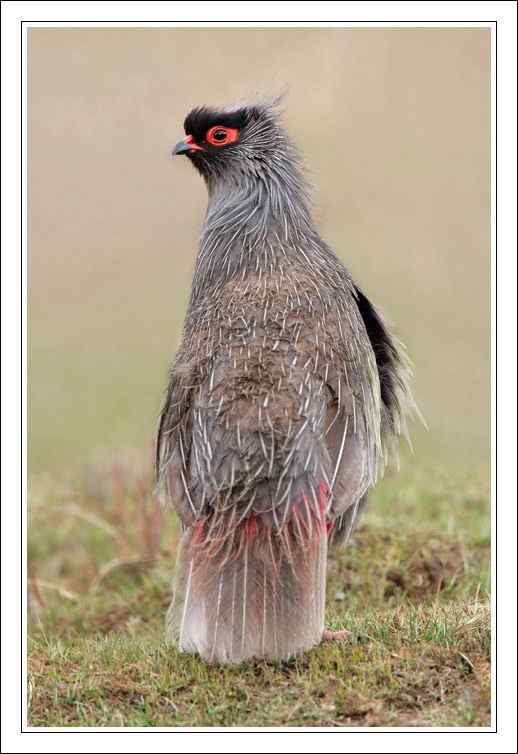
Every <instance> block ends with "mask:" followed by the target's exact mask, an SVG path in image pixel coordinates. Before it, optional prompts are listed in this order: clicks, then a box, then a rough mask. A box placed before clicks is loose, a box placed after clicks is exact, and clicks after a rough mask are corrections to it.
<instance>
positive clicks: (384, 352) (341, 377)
mask: <svg viewBox="0 0 518 754" xmlns="http://www.w3.org/2000/svg"><path fill="white" fill-rule="evenodd" d="M349 315H350V317H348V327H347V328H344V338H343V349H344V350H343V357H342V364H343V366H341V364H340V362H339V361H338V362H337V364H336V366H335V368H334V371H333V372H332V374H331V377H330V386H331V392H332V394H333V396H334V398H335V400H334V401H333V402H332V404H331V405H330V406H329V408H328V422H327V424H328V428H327V431H326V443H327V447H328V450H329V454H330V457H331V460H332V465H333V469H334V470H333V475H332V484H331V486H332V493H333V503H332V508H331V511H332V515H333V516H334V518H335V528H336V530H340V536H339V537H337V539H340V540H342V539H344V538H345V539H347V538H348V536H349V534H350V533H351V530H352V529H353V527H354V525H355V522H356V520H357V514H358V512H359V511H360V510H361V508H362V506H363V504H364V502H365V500H366V493H367V491H368V489H369V487H371V486H372V485H373V484H374V483H375V482H376V480H377V478H378V477H379V476H380V475H381V473H382V472H383V468H384V464H385V462H386V460H387V456H388V454H389V452H390V451H392V450H394V449H395V447H396V445H397V440H398V437H399V435H401V434H403V435H404V436H406V437H408V434H407V426H406V417H407V415H408V414H409V413H412V411H414V412H416V413H417V409H416V406H415V403H414V401H413V398H412V394H411V392H410V388H409V381H410V377H411V370H410V365H409V361H408V359H407V357H406V354H405V352H404V347H403V346H402V344H401V343H399V341H398V340H397V339H396V338H395V337H394V336H393V335H392V334H391V333H390V331H389V329H388V326H387V324H386V323H385V321H384V319H383V317H382V315H381V314H380V312H379V311H378V310H377V309H376V308H375V307H374V306H373V305H372V304H371V302H370V301H369V300H368V298H367V297H366V296H365V294H363V293H362V291H360V290H359V289H358V288H357V287H356V286H355V287H354V290H353V291H352V297H351V301H350V307H349ZM354 353H356V354H358V356H357V358H355V357H354V355H353V356H351V354H354ZM351 362H352V363H351Z"/></svg>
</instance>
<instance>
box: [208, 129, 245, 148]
mask: <svg viewBox="0 0 518 754" xmlns="http://www.w3.org/2000/svg"><path fill="white" fill-rule="evenodd" d="M238 136H239V129H237V128H227V127H226V126H212V128H209V130H208V131H207V135H206V137H205V139H206V140H207V141H208V142H209V144H213V145H214V146H215V147H224V146H225V144H232V143H233V142H234V141H237V137H238Z"/></svg>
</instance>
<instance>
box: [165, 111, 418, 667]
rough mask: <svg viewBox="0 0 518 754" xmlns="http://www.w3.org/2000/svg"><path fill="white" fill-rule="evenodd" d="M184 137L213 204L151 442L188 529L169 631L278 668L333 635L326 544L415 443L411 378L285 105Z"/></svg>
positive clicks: (182, 148) (209, 115)
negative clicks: (396, 455)
mask: <svg viewBox="0 0 518 754" xmlns="http://www.w3.org/2000/svg"><path fill="white" fill-rule="evenodd" d="M215 126H220V127H221V132H218V130H217V129H216V133H215V137H214V138H220V139H222V138H226V139H227V140H229V139H231V138H236V137H235V134H236V133H237V134H238V136H237V139H236V140H235V141H233V142H232V143H230V142H229V143H228V144H225V145H224V146H219V145H218V144H217V143H212V142H211V143H208V142H207V141H206V140H205V138H206V136H207V134H208V133H209V130H210V129H212V130H211V131H210V134H212V133H214V127H215ZM185 130H186V134H188V135H189V136H190V137H191V139H190V140H189V138H187V139H186V143H187V145H186V143H185V142H184V143H182V144H180V145H178V146H177V148H176V152H177V153H187V154H188V156H189V157H190V159H191V161H192V162H193V164H194V165H195V166H196V167H197V169H198V170H199V171H200V173H201V174H202V176H203V177H204V179H205V181H206V184H207V188H208V193H209V204H208V210H207V215H206V219H205V223H204V226H203V230H202V235H201V241H200V248H199V252H198V256H197V259H196V265H195V272H194V279H193V286H192V291H191V296H190V301H189V305H188V312H187V316H186V320H185V326H184V331H183V337H182V341H181V345H180V348H179V351H178V353H177V355H176V359H175V361H174V364H173V366H172V369H171V373H170V381H169V387H168V390H167V395H166V399H165V403H164V407H163V410H162V414H161V419H160V427H159V432H158V443H157V473H158V477H159V480H160V481H162V482H163V483H164V484H165V487H166V490H167V494H168V496H169V498H170V500H171V501H172V503H173V505H174V506H175V508H176V510H177V512H178V514H179V516H180V519H181V521H182V526H183V537H182V542H181V550H180V553H179V556H178V565H177V577H176V584H175V598H174V601H173V605H172V606H171V609H170V611H169V614H168V627H169V631H170V633H171V635H172V636H173V637H175V638H176V639H177V640H178V641H179V645H180V648H181V649H183V650H185V651H193V652H198V653H199V654H200V655H201V656H202V657H203V658H205V659H206V660H208V661H219V662H239V661H241V660H243V659H247V658H251V657H262V658H267V659H283V658H287V657H288V656H290V655H292V654H294V653H297V652H300V651H303V650H305V649H307V648H309V647H311V646H313V645H315V644H317V643H318V642H319V641H320V640H321V638H322V632H323V629H324V603H325V574H326V564H327V552H328V546H329V544H334V543H338V542H344V541H346V540H347V539H348V537H349V536H350V534H351V531H352V529H353V527H354V525H355V523H356V520H357V515H358V512H359V511H360V509H361V508H362V506H363V505H364V502H365V499H366V495H367V492H368V490H369V488H370V487H372V486H373V485H374V484H375V483H376V481H377V480H378V479H379V477H380V475H381V474H382V473H383V469H384V465H385V461H386V458H387V454H388V452H389V450H390V449H391V446H392V445H393V443H394V440H395V439H397V437H398V436H399V435H400V434H406V421H405V417H406V414H407V413H408V411H409V410H412V409H413V408H414V404H413V401H412V398H411V394H410V390H409V387H408V380H409V375H410V372H409V368H408V364H407V361H406V358H405V356H404V355H403V351H402V349H401V346H400V344H399V343H398V342H397V341H396V340H395V338H394V337H393V336H392V335H391V334H390V333H389V331H388V329H387V326H386V324H385V323H384V321H383V319H382V317H381V315H380V314H379V312H378V311H377V310H376V309H375V308H374V307H373V306H372V304H370V302H369V301H368V299H367V298H366V297H365V295H364V294H363V293H362V292H361V291H360V290H359V288H358V287H357V286H356V284H355V283H354V281H353V280H352V278H351V276H350V274H349V272H348V271H347V270H346V269H345V267H344V266H343V264H342V263H341V262H340V261H339V259H338V258H337V256H336V255H335V253H334V252H333V251H332V250H331V249H330V248H329V247H328V246H327V245H326V244H325V242H324V241H323V240H322V239H321V238H320V236H319V235H318V233H317V231H316V230H315V228H314V225H313V222H312V218H311V214H310V209H309V203H308V195H307V189H306V183H305V181H304V178H303V175H302V172H301V167H300V160H299V157H298V154H297V152H296V150H295V148H294V146H293V145H292V143H291V141H290V140H289V138H288V137H287V135H286V133H285V131H284V129H283V127H282V125H281V124H280V121H279V116H278V112H277V110H276V107H275V105H271V104H257V105H252V106H245V107H240V108H234V109H231V110H226V111H212V110H208V109H205V108H202V109H198V110H195V111H193V112H192V113H191V114H190V115H189V116H188V118H187V119H186V122H185ZM222 134H224V135H225V134H226V137H225V136H223V137H222Z"/></svg>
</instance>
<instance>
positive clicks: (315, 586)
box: [167, 500, 327, 663]
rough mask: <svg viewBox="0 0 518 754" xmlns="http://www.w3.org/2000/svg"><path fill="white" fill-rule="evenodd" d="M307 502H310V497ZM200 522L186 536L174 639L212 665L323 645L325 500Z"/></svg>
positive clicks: (171, 624) (171, 628) (171, 623)
mask: <svg viewBox="0 0 518 754" xmlns="http://www.w3.org/2000/svg"><path fill="white" fill-rule="evenodd" d="M305 502H306V503H307V500H305ZM236 518H237V516H236V515H235V511H234V513H232V512H228V511H227V512H224V513H217V512H214V513H213V514H212V515H211V516H207V517H206V518H203V519H199V520H198V521H196V522H195V523H194V524H193V526H191V527H189V528H188V529H187V530H186V531H185V532H184V535H183V538H182V542H181V546H180V551H179V555H178V562H177V575H176V584H175V596H174V600H173V603H172V605H171V607H170V609H169V612H168V616H167V622H168V634H169V637H170V638H172V639H174V640H176V641H177V642H178V645H179V648H180V650H182V651H185V652H196V653H199V654H200V655H201V656H202V657H203V658H204V659H205V660H207V661H208V662H230V663H238V662H241V661H242V660H246V659H251V658H264V659H269V660H283V659H287V658H288V657H290V656H291V655H293V654H296V653H298V652H302V651H304V650H306V649H309V648H310V647H312V646H314V645H315V644H318V643H319V642H320V640H321V638H322V632H323V629H324V609H325V575H326V564H327V531H326V526H325V501H324V503H323V504H318V505H312V506H308V505H307V504H306V505H305V506H299V505H294V506H291V507H290V515H289V517H287V519H288V520H287V521H285V522H284V523H283V524H282V526H279V527H277V526H275V524H274V522H273V520H272V517H271V514H261V515H258V514H251V515H249V516H248V517H247V518H245V519H244V520H241V521H237V522H236V521H235V520H234V519H236Z"/></svg>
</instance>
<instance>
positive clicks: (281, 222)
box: [191, 153, 314, 305]
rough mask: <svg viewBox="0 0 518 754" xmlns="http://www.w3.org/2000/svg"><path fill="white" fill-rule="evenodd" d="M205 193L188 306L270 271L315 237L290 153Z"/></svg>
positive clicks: (211, 184) (216, 181)
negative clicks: (252, 275) (239, 280)
mask: <svg viewBox="0 0 518 754" xmlns="http://www.w3.org/2000/svg"><path fill="white" fill-rule="evenodd" d="M207 188H208V192H209V203H208V208H207V214H206V218H205V223H204V225H203V230H202V235H201V239H200V248H199V252H198V256H197V259H196V265H195V271H194V278H193V287H192V293H191V305H193V304H196V303H197V301H198V300H199V298H200V296H202V295H203V294H204V293H205V292H206V291H207V289H211V290H213V289H214V288H218V287H221V286H223V285H225V283H226V282H228V281H229V280H232V279H234V278H239V277H243V278H244V277H245V276H246V275H248V274H250V273H254V272H255V273H257V274H262V272H267V271H268V272H269V271H273V270H274V269H276V268H277V267H278V265H279V264H282V261H283V260H286V258H287V257H290V256H293V255H296V254H297V253H298V248H299V247H300V246H301V244H303V243H304V240H305V239H307V238H309V237H311V236H312V235H313V234H314V232H313V230H312V219H311V213H310V210H309V199H308V190H307V185H306V182H305V180H304V177H303V176H302V173H301V171H300V169H299V167H298V164H297V161H296V159H293V154H292V153H291V154H288V155H286V156H283V157H282V158H279V157H277V156H276V155H273V156H272V159H271V160H270V161H269V163H268V164H261V165H260V167H259V168H257V169H256V170H255V171H254V172H252V170H250V171H249V172H247V173H238V172H237V171H235V174H233V173H231V174H230V175H229V176H225V177H218V178H213V179H210V178H209V179H208V180H207Z"/></svg>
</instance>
